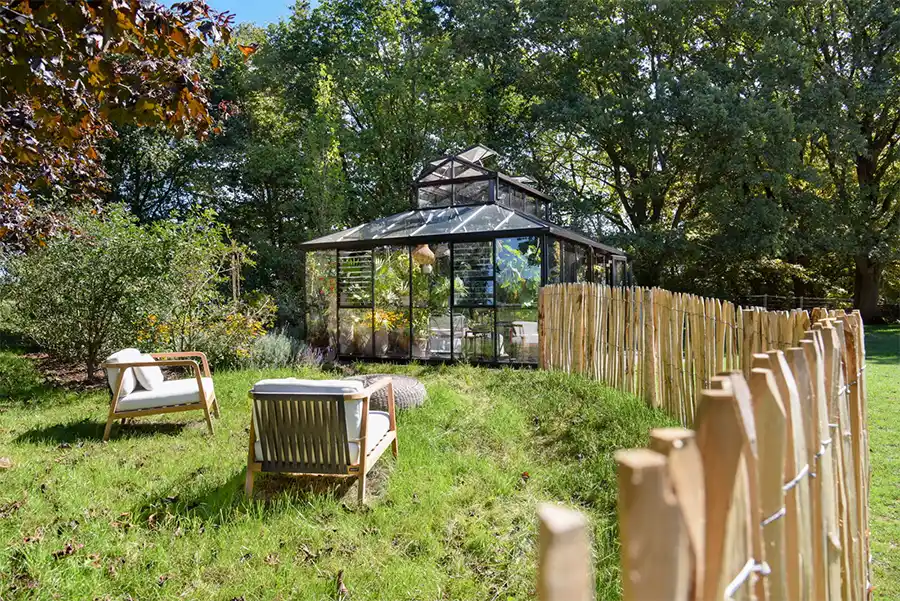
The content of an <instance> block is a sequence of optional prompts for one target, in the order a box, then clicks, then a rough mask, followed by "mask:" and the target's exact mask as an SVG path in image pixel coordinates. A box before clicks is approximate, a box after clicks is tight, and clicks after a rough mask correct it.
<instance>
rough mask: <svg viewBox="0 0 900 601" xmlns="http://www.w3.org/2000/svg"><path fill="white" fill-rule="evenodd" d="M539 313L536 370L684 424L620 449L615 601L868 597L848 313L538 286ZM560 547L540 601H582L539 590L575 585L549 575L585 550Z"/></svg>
mask: <svg viewBox="0 0 900 601" xmlns="http://www.w3.org/2000/svg"><path fill="white" fill-rule="evenodd" d="M539 313H540V333H541V348H540V364H541V367H543V368H544V369H559V370H565V371H569V372H574V373H581V374H584V375H586V376H589V377H592V378H596V379H598V380H602V381H604V382H606V383H607V384H609V385H611V386H613V387H615V388H618V389H620V390H623V391H626V392H630V393H633V394H635V395H637V396H640V397H642V398H644V399H645V400H646V401H647V402H648V403H649V404H651V405H653V406H655V407H659V408H661V409H663V410H664V411H666V412H668V413H670V414H671V415H673V416H674V417H675V418H677V419H679V420H680V421H681V423H682V424H683V425H684V426H685V427H684V428H665V429H659V430H654V431H653V432H651V435H650V439H651V443H650V448H648V449H635V450H627V451H621V452H620V453H619V454H618V456H617V461H618V464H619V528H620V539H621V543H622V550H621V562H622V585H623V591H624V599H625V601H635V600H648V601H656V600H657V599H667V600H673V601H681V600H684V601H688V600H694V601H700V600H704V601H705V600H711V599H757V600H761V601H767V600H769V599H772V600H778V601H780V600H788V599H790V600H794V599H809V600H816V601H818V600H825V601H832V600H837V599H843V600H848V601H855V600H864V599H867V598H868V597H869V595H870V594H871V586H870V583H869V582H870V578H869V540H868V522H869V516H868V507H869V505H868V499H869V456H868V435H867V429H866V389H865V379H864V370H865V348H864V338H863V324H862V320H861V318H860V316H859V314H858V313H857V312H854V313H853V314H845V313H844V312H843V311H837V312H836V311H830V312H829V311H827V310H824V309H814V310H812V311H811V312H806V311H792V312H786V311H764V310H762V309H759V308H742V307H737V306H735V305H733V304H731V303H727V302H722V301H718V300H715V299H707V298H701V297H697V296H693V295H687V294H676V293H672V292H669V291H666V290H660V289H646V288H610V287H607V286H599V285H591V284H569V285H558V286H549V287H546V288H544V289H543V290H542V292H541V297H540V311H539ZM688 427H690V428H692V429H690V430H689V429H687V428H688ZM569 523H570V524H571V523H573V522H572V521H570V522H569ZM552 534H553V531H552V529H550V530H547V531H546V532H545V531H544V530H542V536H544V537H547V536H551V535H552ZM548 540H550V539H548ZM565 540H566V541H568V542H566V543H559V544H558V545H557V546H559V545H561V548H563V549H564V551H560V553H564V554H566V556H567V557H569V559H567V560H566V561H559V562H557V563H553V562H552V561H545V560H544V558H543V556H542V559H541V564H540V565H541V566H542V567H543V566H544V565H547V566H554V565H558V566H561V567H559V568H558V569H557V570H556V572H553V570H552V569H551V568H550V567H548V568H547V569H542V570H539V587H538V588H539V591H541V590H549V591H550V592H549V593H548V594H543V595H542V596H541V598H542V599H543V600H544V601H561V600H562V599H564V598H565V599H572V598H577V599H590V598H592V593H591V592H590V590H588V588H585V589H584V590H582V591H581V592H579V593H573V592H572V591H565V592H564V593H560V594H559V595H557V596H553V594H554V593H553V591H554V589H553V587H552V586H544V584H543V583H544V581H545V580H549V581H551V582H566V583H571V582H581V580H579V579H578V578H574V579H573V578H566V577H565V576H563V575H562V574H561V573H560V572H561V571H564V570H566V569H570V568H567V567H566V566H580V567H579V568H578V569H579V570H580V572H579V573H582V572H583V570H584V568H583V565H584V562H583V561H580V562H579V561H577V560H574V559H572V558H573V557H576V556H579V557H580V556H581V555H583V554H585V553H589V550H588V549H587V548H586V543H583V541H584V540H586V538H585V537H580V538H579V537H577V536H574V535H573V534H571V533H569V534H567V535H566V538H565ZM573 541H575V542H573ZM541 548H542V553H544V552H545V548H546V549H549V550H550V552H552V550H553V549H554V546H553V545H552V544H549V543H548V544H546V545H545V544H544V540H543V539H542V547H541ZM582 580H583V578H582ZM542 587H543V588H542ZM577 595H581V596H577Z"/></svg>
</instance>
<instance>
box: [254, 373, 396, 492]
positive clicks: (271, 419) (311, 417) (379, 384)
mask: <svg viewBox="0 0 900 601" xmlns="http://www.w3.org/2000/svg"><path fill="white" fill-rule="evenodd" d="M382 388H387V404H388V416H389V418H390V426H389V428H388V431H387V433H386V434H385V435H384V436H383V437H382V438H381V440H379V441H378V444H377V445H375V447H373V448H372V450H370V451H368V452H366V429H367V427H368V421H369V399H370V398H371V396H372V394H373V393H375V392H376V391H378V390H381V389H382ZM250 399H251V404H252V417H251V420H250V444H249V449H248V454H247V477H246V482H245V486H244V491H245V492H246V494H247V496H252V495H253V478H254V475H255V474H256V472H274V473H287V474H293V475H297V476H332V477H338V478H357V479H358V500H359V504H360V505H363V504H364V503H365V496H366V475H367V474H368V473H369V470H371V469H372V466H373V465H374V464H375V462H376V461H378V458H379V457H381V455H382V454H383V453H384V451H385V450H386V449H387V447H388V446H389V445H390V446H391V450H392V452H393V455H394V457H397V453H398V450H399V448H398V441H397V419H396V409H395V407H394V385H393V383H392V381H391V378H390V377H385V378H380V379H378V380H377V381H375V382H374V383H372V384H371V385H370V386H368V387H367V388H365V389H363V390H361V391H359V392H352V393H346V394H333V393H330V394H329V393H282V392H278V393H275V392H256V393H255V392H253V391H250ZM356 400H361V401H362V421H361V423H360V436H359V438H357V439H348V438H347V426H346V423H347V422H346V409H345V406H344V403H345V402H347V401H356ZM259 432H262V433H263V436H260V437H259V439H260V446H261V447H262V449H263V454H264V455H265V456H268V457H271V458H272V459H271V460H267V461H257V459H256V449H255V444H256V438H257V433H259ZM351 442H355V443H357V444H358V445H359V449H360V453H359V461H358V463H355V464H351V463H350V450H349V448H348V443H351Z"/></svg>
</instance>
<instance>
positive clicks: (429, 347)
mask: <svg viewBox="0 0 900 601" xmlns="http://www.w3.org/2000/svg"><path fill="white" fill-rule="evenodd" d="M424 248H427V249H428V251H429V252H430V253H432V254H433V255H434V259H433V262H430V261H431V259H430V258H429V256H428V253H425V252H421V253H413V278H412V281H413V307H414V309H413V357H415V358H418V359H428V358H440V359H449V358H450V346H451V337H450V245H449V244H431V245H423V250H424Z"/></svg>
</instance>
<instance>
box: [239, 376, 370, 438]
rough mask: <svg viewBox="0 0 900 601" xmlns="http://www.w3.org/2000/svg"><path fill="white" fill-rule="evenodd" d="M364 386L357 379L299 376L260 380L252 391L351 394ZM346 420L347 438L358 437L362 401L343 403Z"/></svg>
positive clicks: (360, 390)
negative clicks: (315, 378)
mask: <svg viewBox="0 0 900 601" xmlns="http://www.w3.org/2000/svg"><path fill="white" fill-rule="evenodd" d="M364 388H365V386H364V385H363V383H362V382H360V381H359V380H301V379H299V378H281V379H277V380H260V381H259V382H257V383H256V384H254V385H253V390H251V392H252V393H257V392H270V393H278V394H353V393H354V392H362V390H363V389H364ZM344 411H345V417H346V420H347V438H359V429H360V427H361V426H362V401H361V400H355V401H346V402H345V403H344Z"/></svg>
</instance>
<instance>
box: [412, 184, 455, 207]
mask: <svg viewBox="0 0 900 601" xmlns="http://www.w3.org/2000/svg"><path fill="white" fill-rule="evenodd" d="M451 192H452V190H451V186H450V184H444V185H442V186H424V187H422V188H419V208H422V209H430V208H434V207H449V206H450V198H451Z"/></svg>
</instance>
